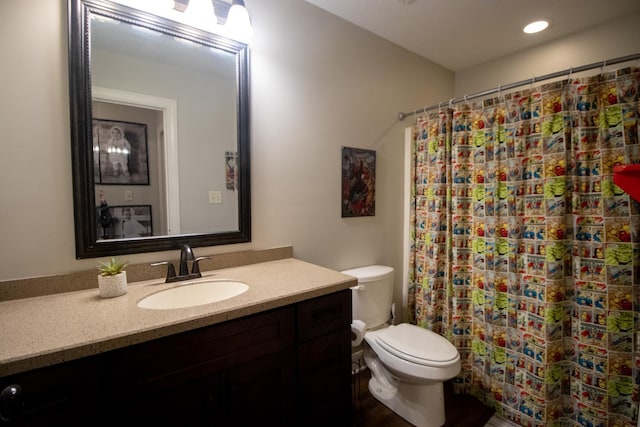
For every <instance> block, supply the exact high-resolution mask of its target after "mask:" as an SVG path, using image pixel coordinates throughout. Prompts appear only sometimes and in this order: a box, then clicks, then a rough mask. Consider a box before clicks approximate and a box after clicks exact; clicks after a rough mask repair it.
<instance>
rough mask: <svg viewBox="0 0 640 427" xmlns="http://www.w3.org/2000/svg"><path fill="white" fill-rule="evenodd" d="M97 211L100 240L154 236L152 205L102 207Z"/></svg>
mask: <svg viewBox="0 0 640 427" xmlns="http://www.w3.org/2000/svg"><path fill="white" fill-rule="evenodd" d="M97 210H98V214H97V218H98V234H97V235H98V239H102V240H109V239H131V238H137V237H149V236H153V219H152V216H151V205H120V206H107V205H102V206H98V207H97Z"/></svg>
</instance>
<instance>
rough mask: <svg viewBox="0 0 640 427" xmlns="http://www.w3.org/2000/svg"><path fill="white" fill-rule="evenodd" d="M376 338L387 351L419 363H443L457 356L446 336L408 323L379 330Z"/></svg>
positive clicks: (456, 351)
mask: <svg viewBox="0 0 640 427" xmlns="http://www.w3.org/2000/svg"><path fill="white" fill-rule="evenodd" d="M376 340H377V342H378V344H380V346H381V347H383V348H384V349H385V350H387V351H388V352H389V353H391V354H393V355H395V356H397V357H400V358H402V359H405V360H408V361H410V362H413V363H418V364H421V365H431V366H438V365H440V364H442V365H445V364H449V363H451V362H452V361H454V360H456V359H457V358H458V357H459V356H458V350H457V349H456V348H455V347H454V346H453V344H451V343H450V342H449V341H448V340H447V339H446V338H444V337H443V336H441V335H438V334H436V333H435V332H432V331H429V330H427V329H424V328H421V327H419V326H415V325H410V324H409V323H401V324H400V325H397V326H393V327H390V328H386V329H384V330H381V331H380V333H379V334H378V335H377V337H376Z"/></svg>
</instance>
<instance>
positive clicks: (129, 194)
mask: <svg viewBox="0 0 640 427" xmlns="http://www.w3.org/2000/svg"><path fill="white" fill-rule="evenodd" d="M132 200H133V191H131V190H127V191H125V192H124V201H125V202H130V201H132Z"/></svg>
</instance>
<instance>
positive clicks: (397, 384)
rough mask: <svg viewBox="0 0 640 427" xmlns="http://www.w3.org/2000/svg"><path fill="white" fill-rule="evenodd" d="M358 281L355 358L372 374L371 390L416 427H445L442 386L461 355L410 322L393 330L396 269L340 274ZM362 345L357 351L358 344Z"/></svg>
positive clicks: (373, 268) (362, 269) (354, 294)
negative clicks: (391, 320)
mask: <svg viewBox="0 0 640 427" xmlns="http://www.w3.org/2000/svg"><path fill="white" fill-rule="evenodd" d="M342 273H344V274H348V275H350V276H354V277H355V278H356V279H358V284H357V286H354V287H352V288H351V291H352V309H353V323H352V330H353V331H354V334H353V336H354V337H357V338H355V339H354V342H352V344H353V345H354V346H357V347H356V351H355V353H354V354H360V353H362V355H363V358H364V362H365V364H366V367H367V368H369V370H370V371H371V379H370V380H369V391H370V392H371V394H372V395H373V396H374V397H375V398H376V399H378V400H379V401H380V402H382V403H383V404H385V405H386V406H387V407H388V408H389V409H391V410H392V411H393V412H395V413H396V414H398V415H400V416H401V417H402V418H404V419H405V420H407V421H408V422H410V423H411V424H413V425H415V426H417V427H440V426H442V425H444V422H445V412H444V390H443V383H444V381H447V380H450V379H452V378H454V377H455V376H456V375H458V373H460V354H459V353H458V350H457V349H456V348H455V346H454V345H453V344H451V343H450V342H449V341H448V340H447V339H446V338H444V337H442V336H441V335H439V334H436V333H434V332H432V331H429V330H427V329H424V328H421V327H419V326H415V325H411V324H408V323H400V324H398V325H390V324H389V320H390V319H391V318H392V311H393V309H392V297H393V268H391V267H387V266H382V265H371V266H366V267H359V268H354V269H350V270H344V271H342ZM358 338H361V339H363V341H364V343H363V345H362V347H363V348H362V349H361V348H360V347H359V344H360V339H358Z"/></svg>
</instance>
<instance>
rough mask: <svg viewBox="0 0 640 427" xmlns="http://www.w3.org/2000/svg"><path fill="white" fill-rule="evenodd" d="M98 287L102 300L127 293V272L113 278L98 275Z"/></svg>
mask: <svg viewBox="0 0 640 427" xmlns="http://www.w3.org/2000/svg"><path fill="white" fill-rule="evenodd" d="M98 287H99V288H100V296H101V297H102V298H113V297H119V296H120V295H124V294H126V293H127V272H126V271H123V272H122V273H120V274H116V275H115V276H102V275H100V274H99V275H98Z"/></svg>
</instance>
